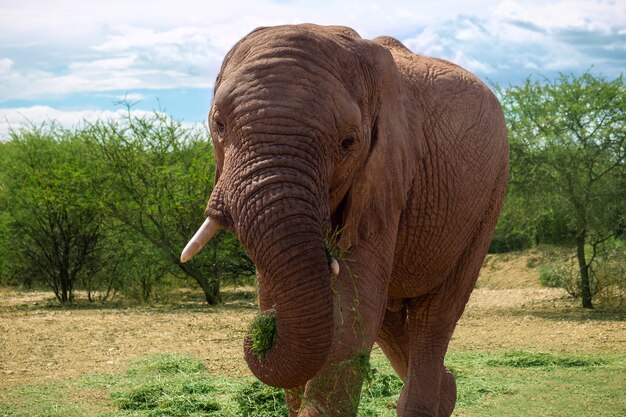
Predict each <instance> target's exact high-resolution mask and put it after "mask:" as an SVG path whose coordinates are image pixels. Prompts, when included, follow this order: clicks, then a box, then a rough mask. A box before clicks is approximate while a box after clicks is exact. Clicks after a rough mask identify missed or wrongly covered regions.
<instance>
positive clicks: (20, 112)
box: [0, 106, 152, 140]
mask: <svg viewBox="0 0 626 417" xmlns="http://www.w3.org/2000/svg"><path fill="white" fill-rule="evenodd" d="M132 113H133V115H136V116H146V115H150V114H152V112H146V111H143V110H132ZM127 115H128V112H127V110H126V109H119V110H116V111H111V110H59V109H55V108H52V107H48V106H32V107H20V108H13V109H0V140H1V139H4V138H6V137H7V136H8V134H9V130H10V129H19V128H20V127H22V126H24V125H29V124H33V125H35V126H38V125H41V124H42V123H51V122H54V123H58V124H60V125H61V126H63V127H66V128H73V127H76V126H79V125H80V124H81V123H83V122H85V121H89V122H94V121H97V120H106V119H122V118H124V117H126V116H127Z"/></svg>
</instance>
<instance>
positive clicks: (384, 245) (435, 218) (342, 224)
mask: <svg viewBox="0 0 626 417" xmlns="http://www.w3.org/2000/svg"><path fill="white" fill-rule="evenodd" d="M213 94H214V96H213V101H212V104H211V108H210V111H209V116H208V124H209V128H210V132H211V140H212V141H213V145H214V155H215V165H216V174H215V178H216V179H215V186H214V188H213V191H212V193H211V195H210V197H209V201H208V204H207V208H206V211H205V215H206V219H205V221H204V223H203V225H202V226H201V227H200V228H199V230H198V232H197V233H196V234H195V235H194V237H193V238H192V239H191V240H190V241H189V243H188V244H187V246H186V247H185V249H184V250H183V253H182V255H181V262H185V261H188V260H189V259H191V257H192V256H193V255H194V254H195V253H197V252H198V251H199V250H200V249H201V248H202V247H203V246H204V245H205V244H206V243H207V242H208V241H209V240H210V239H211V237H212V236H213V235H214V234H215V233H216V232H217V231H218V230H220V229H228V230H234V231H235V233H236V234H237V237H238V238H239V240H240V241H241V242H242V244H243V245H244V246H245V248H246V250H247V251H248V253H249V255H250V257H251V259H252V261H253V262H254V263H255V265H256V268H257V279H258V301H259V308H260V311H261V312H263V314H265V315H267V316H268V317H273V318H274V320H275V321H274V325H275V327H274V328H273V329H271V331H273V332H275V333H272V335H273V336H272V337H271V339H270V346H269V347H268V348H267V349H266V350H265V351H263V352H261V354H258V352H256V353H255V351H254V343H253V342H254V341H253V338H252V336H251V335H248V336H247V337H246V338H245V340H244V355H245V359H246V361H247V363H248V366H249V367H250V369H251V371H252V372H253V373H254V375H255V376H256V377H257V378H259V379H260V380H261V381H263V382H265V383H267V384H270V385H272V386H276V387H282V388H285V390H286V401H287V406H288V409H289V413H290V416H292V417H293V416H300V417H305V416H306V417H311V416H356V413H357V410H358V403H359V396H360V391H361V388H362V384H363V381H364V378H365V377H366V376H367V373H368V368H367V366H368V363H369V362H368V361H369V355H370V352H371V350H372V347H373V345H374V343H377V344H378V345H379V347H380V348H381V349H382V351H383V353H384V354H385V355H386V357H387V358H388V359H389V361H390V363H391V365H392V367H393V369H394V370H395V372H397V374H398V375H399V377H400V378H401V379H402V381H403V383H404V384H403V388H402V390H401V393H400V397H399V400H398V403H397V415H398V416H404V417H408V416H449V415H450V414H451V413H452V410H453V408H454V406H455V402H456V383H455V380H454V377H453V376H452V374H451V373H450V372H449V371H448V370H446V368H445V367H444V356H445V354H446V351H447V349H448V344H449V342H450V340H451V338H452V333H453V331H454V329H455V327H456V324H457V321H458V320H459V318H460V317H461V314H462V313H463V310H464V309H465V305H466V303H467V301H468V299H469V296H470V293H471V292H472V289H473V287H474V285H475V282H476V280H477V277H478V273H479V270H480V267H481V265H482V262H483V260H484V257H485V256H486V253H487V250H488V247H489V243H490V240H491V236H492V234H493V231H494V229H495V225H496V222H497V219H498V216H499V212H500V208H501V206H502V201H503V198H504V194H505V190H506V185H507V179H508V139H507V127H506V123H505V119H504V115H503V111H502V108H501V106H500V104H499V102H498V100H497V98H496V97H495V95H494V94H493V93H492V91H491V90H490V89H489V88H488V87H487V86H485V85H484V84H483V83H482V82H481V81H480V80H479V78H478V77H476V76H475V75H473V74H471V73H469V72H468V71H466V70H464V69H462V68H461V67H459V66H457V65H455V64H452V63H450V62H447V61H445V60H442V59H435V58H429V57H425V56H421V55H418V54H414V53H413V52H411V51H410V50H409V49H407V48H406V47H405V46H404V45H403V44H402V43H400V42H399V41H398V40H396V39H394V38H391V37H388V36H382V37H377V38H375V39H373V40H366V39H363V38H361V37H360V36H359V34H358V33H357V32H356V31H354V30H352V29H350V28H347V27H340V26H318V25H314V24H302V25H285V26H276V27H263V28H258V29H255V30H254V31H252V32H251V33H250V34H248V35H247V36H245V37H244V38H243V39H241V40H240V41H239V42H238V43H237V44H235V46H234V47H233V48H232V49H231V50H230V51H229V52H228V54H227V55H226V57H225V58H224V61H223V63H222V66H221V69H220V71H219V74H218V76H217V79H216V82H215V85H214V93H213Z"/></svg>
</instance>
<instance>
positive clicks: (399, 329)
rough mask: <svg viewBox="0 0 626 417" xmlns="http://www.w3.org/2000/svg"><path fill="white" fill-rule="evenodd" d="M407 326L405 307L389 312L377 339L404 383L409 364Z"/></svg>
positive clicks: (386, 313)
mask: <svg viewBox="0 0 626 417" xmlns="http://www.w3.org/2000/svg"><path fill="white" fill-rule="evenodd" d="M405 326H406V307H405V306H403V307H402V308H401V309H399V310H397V311H389V310H387V311H386V312H385V317H384V319H383V324H382V326H381V327H380V331H379V332H378V337H377V338H376V343H378V346H380V348H381V349H382V351H383V352H384V353H385V356H387V359H389V362H390V363H391V366H392V367H393V369H394V370H395V371H396V373H397V374H398V376H399V377H400V379H402V381H406V375H407V369H408V364H409V336H408V333H407V331H406V327H405Z"/></svg>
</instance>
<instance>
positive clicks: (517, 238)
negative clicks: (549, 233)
mask: <svg viewBox="0 0 626 417" xmlns="http://www.w3.org/2000/svg"><path fill="white" fill-rule="evenodd" d="M533 246H534V241H533V238H532V236H531V235H530V234H529V233H528V232H525V231H524V232H522V231H507V232H501V231H498V230H496V233H495V235H494V236H493V239H491V243H490V244H489V251H488V252H489V253H506V252H512V251H518V250H523V249H528V248H531V247H533Z"/></svg>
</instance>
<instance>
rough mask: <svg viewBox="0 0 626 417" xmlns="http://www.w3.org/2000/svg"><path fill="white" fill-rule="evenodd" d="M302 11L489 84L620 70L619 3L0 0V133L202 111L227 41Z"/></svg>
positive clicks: (625, 35) (625, 50)
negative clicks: (396, 43)
mask: <svg viewBox="0 0 626 417" xmlns="http://www.w3.org/2000/svg"><path fill="white" fill-rule="evenodd" d="M303 22H311V23H317V24H323V25H325V24H333V25H345V26H350V27H352V28H354V29H356V30H357V32H359V34H360V35H361V36H362V37H364V38H374V37H376V36H379V35H389V36H393V37H395V38H397V39H399V40H400V41H401V42H403V43H404V44H405V45H406V46H407V47H409V48H410V49H411V50H412V51H414V52H416V53H420V54H424V55H430V56H434V57H439V58H444V59H447V60H450V61H452V62H455V63H457V64H459V65H461V66H463V67H465V68H466V69H468V70H470V71H472V72H474V73H475V74H477V75H478V76H479V77H480V78H481V79H483V80H485V81H486V82H488V83H491V85H492V84H493V83H497V84H500V85H504V86H507V85H509V84H519V83H521V82H522V81H523V80H524V79H526V78H527V77H529V76H532V77H535V78H537V79H544V78H547V79H554V78H555V77H556V76H557V75H558V74H559V73H566V74H574V75H579V74H582V73H583V72H585V71H587V70H589V69H591V71H592V72H593V73H594V74H596V75H602V76H605V77H607V78H609V79H612V78H614V77H616V76H618V75H619V74H621V73H622V72H624V70H625V68H626V0H558V1H550V0H537V1H535V0H528V1H524V0H517V1H515V0H472V1H458V0H455V1H452V0H414V1H402V0H398V1H396V0H369V1H368V0H356V1H326V0H322V1H300V0H219V1H213V0H211V1H206V0H204V1H202V0H175V1H171V0H170V1H165V0H150V1H144V0H107V1H100V0H92V1H84V0H55V1H51V0H21V1H16V0H0V137H6V135H7V132H8V131H9V129H10V128H19V126H20V125H21V124H23V123H35V124H40V123H42V122H44V121H47V120H56V121H58V122H59V123H61V124H63V125H64V126H67V127H72V126H76V125H77V124H79V123H80V122H81V121H82V120H94V119H97V118H103V117H104V118H108V117H118V116H119V115H120V114H123V113H124V112H125V109H124V107H123V106H122V105H120V102H121V101H123V100H126V101H128V102H130V103H133V106H132V109H133V111H136V112H138V113H143V112H152V111H166V112H167V113H169V114H171V115H173V116H174V117H175V118H177V119H180V120H183V121H184V122H185V123H196V122H203V121H204V120H205V119H206V116H207V113H208V109H209V106H210V103H211V96H212V87H213V84H214V81H215V77H216V75H217V72H218V70H219V67H220V64H221V61H222V59H223V57H224V55H225V54H226V53H227V52H228V50H229V49H230V48H231V47H232V46H233V45H234V44H235V42H237V41H238V40H239V39H240V38H242V37H243V36H245V35H246V34H247V33H249V32H250V31H252V30H253V29H254V28H256V27H258V26H273V25H280V24H294V23H303Z"/></svg>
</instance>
